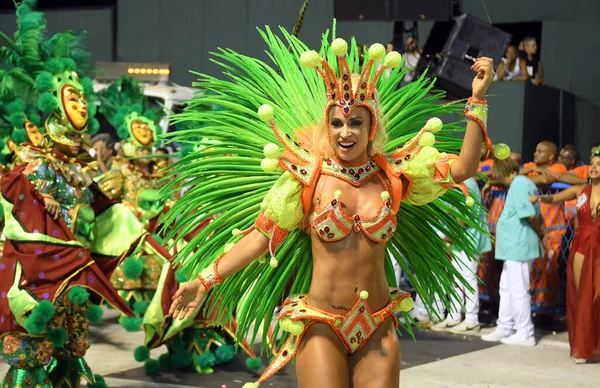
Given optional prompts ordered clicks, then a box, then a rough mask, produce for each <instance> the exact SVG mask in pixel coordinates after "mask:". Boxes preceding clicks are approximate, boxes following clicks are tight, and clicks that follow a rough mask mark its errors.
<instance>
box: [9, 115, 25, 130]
mask: <svg viewBox="0 0 600 388" xmlns="http://www.w3.org/2000/svg"><path fill="white" fill-rule="evenodd" d="M8 121H9V122H10V123H11V124H12V126H13V127H17V128H21V127H22V126H23V123H24V122H25V115H24V114H23V112H14V113H11V114H10V116H8Z"/></svg>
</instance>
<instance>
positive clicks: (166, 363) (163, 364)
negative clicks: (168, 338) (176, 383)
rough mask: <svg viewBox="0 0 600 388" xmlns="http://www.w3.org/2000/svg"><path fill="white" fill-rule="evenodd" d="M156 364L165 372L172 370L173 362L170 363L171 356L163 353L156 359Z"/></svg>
mask: <svg viewBox="0 0 600 388" xmlns="http://www.w3.org/2000/svg"><path fill="white" fill-rule="evenodd" d="M158 363H159V364H160V370H161V371H166V370H169V369H171V368H173V362H172V361H171V355H170V354H169V353H163V354H161V355H160V356H159V357H158Z"/></svg>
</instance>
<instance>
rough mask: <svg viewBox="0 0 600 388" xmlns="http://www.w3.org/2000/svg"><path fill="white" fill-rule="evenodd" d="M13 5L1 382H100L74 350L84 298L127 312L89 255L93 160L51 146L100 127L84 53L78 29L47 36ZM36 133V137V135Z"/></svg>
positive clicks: (0, 283) (80, 348) (6, 64)
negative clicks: (13, 158)
mask: <svg viewBox="0 0 600 388" xmlns="http://www.w3.org/2000/svg"><path fill="white" fill-rule="evenodd" d="M15 4H16V16H17V18H16V19H17V20H16V21H17V31H16V32H15V34H14V36H13V38H12V39H11V38H10V37H8V36H7V35H6V34H4V33H0V41H1V42H2V43H3V46H2V47H1V48H0V58H1V60H2V65H1V66H0V67H1V68H2V69H3V70H0V76H1V77H0V96H1V100H2V101H4V102H8V103H7V104H5V105H3V107H2V108H1V110H2V112H3V116H4V113H6V114H7V116H8V117H7V118H6V119H7V121H8V123H9V124H10V125H11V127H12V128H13V129H14V131H12V134H13V139H14V142H15V143H16V144H15V145H16V146H20V147H18V148H17V151H16V152H17V161H18V162H20V163H21V164H19V165H18V166H16V167H15V168H14V169H13V170H12V171H11V172H9V173H6V174H4V175H3V177H2V188H1V189H2V204H3V206H4V215H5V218H6V227H5V228H4V231H3V232H4V234H5V236H6V243H5V246H4V252H3V257H2V264H1V265H0V293H1V294H2V295H3V297H2V298H1V299H0V316H1V317H2V319H0V340H1V342H2V345H3V346H2V348H1V349H2V357H3V359H4V360H5V361H6V362H7V363H8V364H10V366H11V368H10V369H9V371H8V373H7V376H6V377H5V378H4V380H3V382H2V387H9V388H10V387H25V386H32V387H33V386H35V387H43V388H46V387H48V388H50V387H54V388H58V387H65V386H69V387H72V386H78V385H79V384H80V380H81V378H84V379H85V380H87V382H88V385H89V386H94V387H102V386H104V387H105V386H106V384H105V383H104V380H103V379H101V378H100V377H98V376H94V374H93V373H92V371H91V369H90V368H89V367H88V366H87V364H86V362H85V359H84V358H83V357H84V354H85V351H86V349H87V347H88V342H87V336H88V333H89V330H88V320H90V321H95V320H98V319H100V318H101V315H102V314H101V310H100V309H99V307H98V306H95V305H91V303H92V302H91V301H88V299H89V298H90V297H91V298H93V300H94V301H95V302H96V303H97V302H98V301H99V299H100V298H104V299H105V300H106V301H107V303H109V304H111V305H113V306H115V307H116V308H118V309H119V310H120V311H122V312H124V313H128V314H133V312H132V311H131V310H130V309H129V308H128V306H127V305H126V304H125V303H124V302H123V301H122V300H121V299H120V298H119V296H118V295H117V294H116V292H115V291H114V289H112V287H111V286H110V284H109V282H108V279H107V278H106V276H105V274H104V273H103V269H101V268H100V265H99V264H98V263H97V262H95V261H94V260H93V259H92V257H91V249H90V246H89V244H90V242H91V241H90V240H91V239H92V238H93V227H94V225H98V224H100V222H99V221H98V220H97V219H95V216H96V215H95V212H94V209H92V208H91V206H89V205H90V203H89V201H91V199H90V198H92V197H93V195H92V188H91V184H92V182H93V181H92V177H93V176H95V169H94V162H93V161H92V159H91V158H90V157H89V155H87V160H82V159H80V158H79V157H83V156H85V155H78V157H77V158H68V157H66V156H65V155H63V154H60V153H59V152H57V151H55V150H53V149H51V148H50V147H52V146H53V145H54V144H56V143H60V144H64V145H66V146H74V145H75V141H76V138H77V137H79V138H80V137H83V135H85V134H89V135H92V134H94V133H95V132H96V131H97V129H98V127H99V124H98V121H97V120H96V119H95V118H94V115H95V113H96V106H95V104H94V102H93V97H94V91H93V85H92V81H91V79H89V78H87V77H84V75H85V74H87V71H88V70H89V69H88V67H89V54H88V53H87V52H86V51H85V50H83V49H82V47H81V39H82V37H83V36H82V35H77V34H75V33H73V32H71V31H66V32H62V33H58V34H55V35H53V36H51V37H47V36H46V21H45V18H44V14H43V13H41V12H37V11H36V9H35V8H36V1H35V0H23V1H21V2H16V3H15ZM34 107H35V108H34ZM37 110H39V111H41V112H43V113H44V115H45V116H46V119H45V121H44V122H43V123H44V125H43V128H44V129H43V130H39V132H36V131H35V130H33V128H30V126H28V123H33V124H37V125H40V128H41V124H42V121H41V120H40V114H39V113H37ZM40 128H38V129H40ZM44 130H45V131H44ZM42 131H44V132H42ZM42 134H43V135H44V136H47V137H48V138H47V139H46V138H44V137H43V136H40V135H42ZM33 135H35V136H33ZM40 138H42V139H44V141H43V142H41V143H37V141H36V140H39V139H40ZM45 140H48V141H45ZM28 143H30V144H28ZM44 195H46V197H44ZM50 197H52V199H54V200H55V201H56V202H58V204H59V205H60V209H59V217H58V218H57V219H55V218H54V217H53V216H51V215H50V214H49V213H48V211H47V210H46V209H45V206H44V202H45V201H47V199H48V198H50ZM102 210H105V211H103V214H104V215H106V214H109V213H111V211H109V210H107V209H106V207H105V208H103V209H102ZM110 210H112V209H110ZM98 211H100V209H98ZM119 237H120V240H119V242H122V241H123V240H124V239H125V238H124V236H123V233H121V235H120V236H119ZM112 245H114V243H113V244H112ZM112 245H111V246H112ZM48 363H50V365H49V366H48V368H47V370H46V368H45V367H46V365H48Z"/></svg>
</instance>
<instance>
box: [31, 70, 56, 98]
mask: <svg viewBox="0 0 600 388" xmlns="http://www.w3.org/2000/svg"><path fill="white" fill-rule="evenodd" d="M35 88H36V89H37V91H38V92H40V93H43V92H47V91H49V90H52V89H54V77H53V76H52V74H50V73H48V72H47V71H44V72H42V73H40V75H38V76H37V78H36V79H35Z"/></svg>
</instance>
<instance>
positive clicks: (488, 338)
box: [481, 328, 510, 342]
mask: <svg viewBox="0 0 600 388" xmlns="http://www.w3.org/2000/svg"><path fill="white" fill-rule="evenodd" d="M507 337H510V333H508V332H506V331H504V330H500V329H498V328H496V330H494V331H492V332H491V333H489V334H484V335H482V336H481V340H482V341H485V342H499V341H500V340H501V339H503V338H507Z"/></svg>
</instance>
